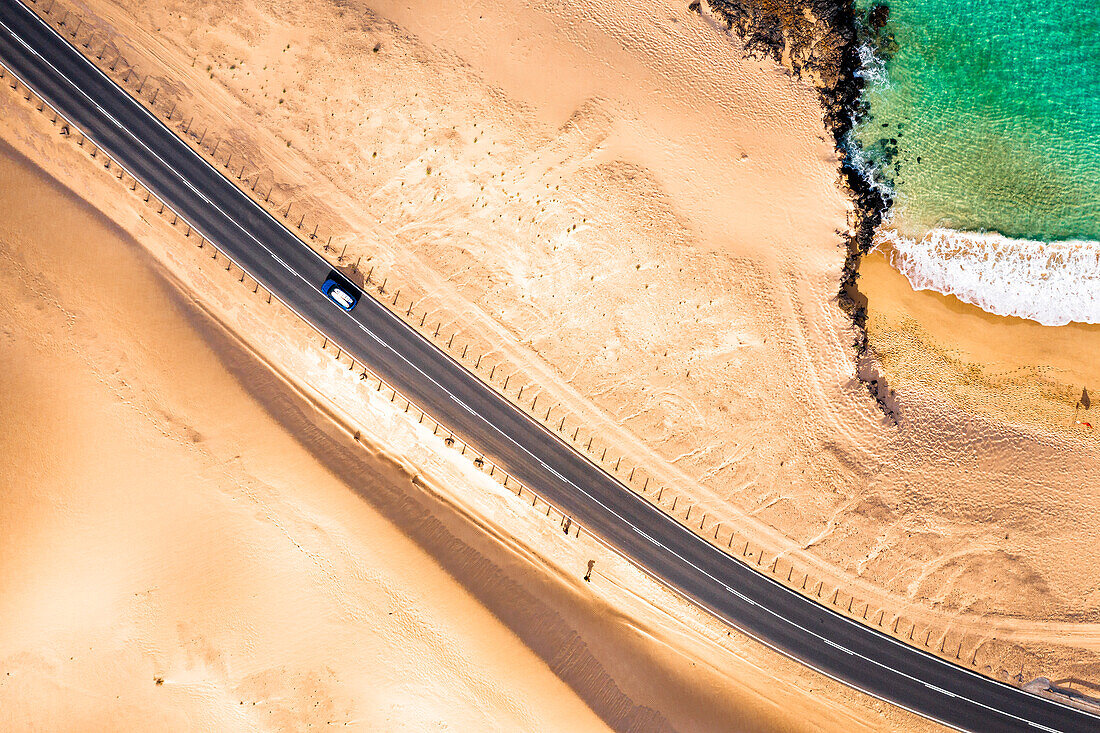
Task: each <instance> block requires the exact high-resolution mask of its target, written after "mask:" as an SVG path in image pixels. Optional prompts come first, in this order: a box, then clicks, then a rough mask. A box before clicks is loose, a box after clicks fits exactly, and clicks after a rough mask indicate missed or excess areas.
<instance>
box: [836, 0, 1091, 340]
mask: <svg viewBox="0 0 1100 733" xmlns="http://www.w3.org/2000/svg"><path fill="white" fill-rule="evenodd" d="M860 1H861V7H862V9H863V10H864V11H865V12H866V11H869V10H870V8H871V4H870V3H868V2H866V0H860ZM876 4H877V3H876ZM880 13H881V11H880ZM880 17H881V16H880ZM869 33H871V34H873V37H874V40H873V41H872V42H870V43H869V44H868V48H867V51H868V53H867V54H866V57H865V60H866V65H865V71H864V76H865V77H866V78H867V80H868V87H867V89H866V91H865V101H866V102H867V103H868V104H869V108H870V113H869V115H867V116H866V117H865V118H864V119H863V121H862V122H861V123H860V125H859V126H858V127H857V128H856V130H855V131H854V138H855V140H856V141H857V142H858V143H859V145H860V147H861V148H862V151H863V154H864V155H865V156H866V157H867V158H868V159H869V160H870V162H871V163H873V164H874V168H875V169H876V170H877V174H876V175H877V176H878V177H879V179H880V180H881V181H882V182H883V184H884V185H886V186H887V187H889V188H890V190H891V191H892V192H893V196H894V199H895V206H894V209H893V211H892V214H891V221H890V225H889V226H887V227H885V228H884V230H883V231H882V232H881V236H880V238H881V239H882V240H883V241H886V242H889V243H890V244H891V245H892V248H891V249H892V250H893V251H894V253H895V265H896V266H898V267H899V269H901V270H902V271H903V272H905V274H906V275H907V276H908V277H909V279H910V281H911V282H913V284H914V286H916V287H922V288H931V289H935V290H939V291H940V292H945V293H951V294H954V295H957V296H958V297H960V298H962V299H963V300H967V301H969V302H972V303H975V304H977V305H980V306H981V307H983V308H985V309H986V310H990V311H992V312H995V313H1001V314H1004V315H1018V316H1023V317H1027V318H1033V319H1034V320H1038V321H1040V322H1043V323H1050V324H1058V323H1065V322H1068V321H1086V322H1100V5H1098V4H1097V0H1048V1H1047V2H1038V1H1036V0H895V2H892V3H889V18H888V20H887V21H886V24H885V26H884V27H882V28H881V29H878V30H877V31H871V30H870V29H869ZM872 52H873V54H872Z"/></svg>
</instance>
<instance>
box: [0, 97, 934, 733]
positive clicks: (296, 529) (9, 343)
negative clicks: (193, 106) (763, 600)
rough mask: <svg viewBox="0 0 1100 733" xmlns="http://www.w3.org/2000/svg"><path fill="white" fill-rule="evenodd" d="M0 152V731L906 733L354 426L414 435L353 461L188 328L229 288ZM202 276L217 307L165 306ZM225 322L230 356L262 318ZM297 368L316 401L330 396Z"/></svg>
mask: <svg viewBox="0 0 1100 733" xmlns="http://www.w3.org/2000/svg"><path fill="white" fill-rule="evenodd" d="M10 101H11V100H10V99H9V100H8V102H9V103H10ZM4 110H5V119H7V120H9V121H10V120H13V119H14V120H20V121H21V122H22V123H23V125H25V126H24V127H23V128H22V129H23V130H24V131H25V132H27V133H28V135H29V137H28V139H29V140H34V141H35V142H36V144H38V145H39V146H43V145H44V144H45V143H47V142H48V143H49V144H48V145H45V147H40V148H39V152H40V154H41V153H42V152H43V151H45V150H48V151H49V153H48V155H47V156H46V158H47V159H48V160H49V161H50V163H49V164H50V165H51V166H53V167H56V168H57V169H58V170H65V169H67V170H68V171H69V173H70V176H71V178H70V180H72V181H73V182H79V183H80V184H81V185H82V188H83V190H84V192H85V195H87V196H89V197H90V198H92V199H93V200H102V201H104V202H106V201H112V200H113V201H115V202H116V203H121V206H116V207H115V209H114V210H115V212H116V214H118V213H122V212H133V213H137V214H139V215H144V213H145V212H147V208H146V207H143V206H142V205H141V203H140V199H137V198H130V197H125V196H124V195H123V197H122V198H119V196H120V191H119V189H118V188H117V183H115V182H114V181H113V179H111V178H110V176H109V175H104V174H102V172H101V171H100V172H97V171H96V169H95V167H93V166H89V165H87V163H86V161H85V160H81V154H80V153H79V152H78V150H79V149H78V148H76V146H75V145H73V144H72V143H71V142H69V141H66V140H64V139H61V138H57V137H56V136H53V137H52V138H49V137H47V136H46V135H47V134H49V130H50V126H49V124H48V122H46V121H45V119H44V118H42V117H41V116H39V115H37V113H33V112H31V111H30V110H29V108H22V107H18V106H5V107H4ZM30 135H37V136H38V137H31V136H30ZM0 154H2V160H0V210H2V211H4V212H5V216H4V218H3V221H2V222H0V264H2V267H0V281H2V282H0V284H2V286H3V287H0V323H2V324H3V328H2V331H0V338H2V341H0V368H3V369H4V373H5V374H6V375H7V376H8V378H7V379H6V380H5V381H4V382H3V384H2V386H0V425H2V426H3V428H4V429H3V430H2V431H0V452H2V454H3V455H4V456H5V458H6V459H7V460H5V461H4V465H3V470H2V472H0V481H2V484H3V486H4V490H5V501H4V504H3V506H2V507H0V538H2V539H0V549H2V550H3V556H4V562H3V563H0V616H2V617H3V618H5V619H7V622H6V623H5V624H3V625H2V627H0V670H2V672H3V674H2V675H0V728H3V729H5V730H8V729H10V730H103V729H148V728H156V729H158V730H181V731H182V730H212V729H216V730H303V729H307V728H309V727H320V726H322V725H332V724H338V725H341V726H343V727H350V728H352V729H356V730H409V729H418V730H422V729H426V728H432V727H450V728H454V729H459V730H520V729H522V730H539V729H543V730H597V729H603V728H606V727H607V726H608V725H611V726H613V727H616V728H626V729H632V728H635V729H636V728H639V727H640V728H643V729H661V728H666V727H675V728H678V729H693V730H707V729H714V730H726V729H728V728H729V726H730V725H731V724H735V725H736V726H737V727H738V729H741V730H760V731H770V730H792V731H794V730H820V729H822V728H829V729H836V730H858V729H873V728H878V727H883V726H885V727H893V726H896V725H897V724H898V722H899V721H909V722H910V723H912V722H913V721H912V720H910V719H909V718H906V717H899V715H898V712H897V711H893V710H890V709H889V708H888V707H885V706H882V705H879V704H876V703H874V702H873V701H866V700H863V699H861V698H860V697H859V696H858V695H856V694H855V693H853V692H851V691H848V690H845V689H844V688H842V687H841V686H839V685H836V684H835V683H831V682H829V681H827V680H823V679H820V678H818V677H817V676H816V675H814V674H812V673H809V672H808V670H805V669H804V668H801V667H800V666H799V665H797V664H795V663H793V662H790V661H789V660H786V659H783V658H780V657H777V656H776V655H774V654H772V653H770V652H767V650H764V649H762V648H761V647H759V646H757V645H756V644H755V643H754V642H751V641H750V640H747V639H744V638H742V637H730V636H728V635H727V632H726V631H724V630H722V629H721V628H720V627H717V626H716V625H715V624H713V623H710V622H708V621H707V620H706V619H705V618H701V617H700V616H699V614H698V612H694V611H691V610H690V609H688V608H687V607H685V606H684V604H683V603H682V602H680V601H678V600H677V599H675V598H672V597H667V596H666V597H663V598H662V597H661V593H660V591H659V589H656V588H654V587H652V584H647V582H646V581H645V580H644V578H641V577H640V576H639V575H638V574H637V572H636V571H634V570H633V569H632V568H630V567H629V566H626V565H623V564H621V563H619V561H617V560H615V559H613V558H608V557H607V556H606V554H600V553H601V550H600V549H599V548H598V547H596V548H593V547H590V546H585V547H574V548H572V549H569V548H565V549H566V552H565V553H564V555H563V553H562V549H563V548H561V547H560V545H561V542H562V535H561V533H560V531H559V530H558V529H557V528H556V527H554V526H553V525H552V523H548V522H547V521H546V519H545V517H543V516H541V513H539V512H533V511H532V510H531V507H530V506H529V505H528V504H526V503H524V502H521V501H519V500H517V499H516V498H515V497H514V496H512V495H511V494H509V493H508V492H506V491H503V490H500V489H496V490H494V489H493V488H492V487H494V486H496V485H495V484H492V483H491V482H490V483H488V485H487V486H486V485H485V483H484V479H483V478H482V479H481V481H482V482H483V483H481V484H478V483H477V482H476V481H475V482H474V483H470V477H472V476H478V474H477V472H476V471H474V470H473V469H472V466H471V465H470V464H469V462H468V461H466V460H465V459H460V458H457V457H456V456H455V454H454V452H453V451H449V450H448V449H447V448H446V447H445V446H444V445H443V443H442V441H440V440H438V439H436V440H435V441H430V442H428V443H424V442H422V441H423V438H422V437H417V435H416V434H415V433H414V432H412V431H411V430H410V428H411V427H415V424H412V425H411V426H405V427H402V422H401V419H400V416H399V415H391V416H390V417H388V418H386V419H385V420H381V419H379V420H376V421H375V422H373V423H371V424H372V425H374V428H373V429H374V430H378V431H380V432H379V433H377V435H378V436H379V437H381V436H388V439H390V440H396V439H398V437H399V434H405V435H407V436H409V437H411V438H412V439H413V442H412V443H408V444H406V445H405V447H404V448H402V449H401V450H394V449H393V447H392V446H389V447H387V446H383V445H381V444H372V446H373V447H370V448H369V449H368V450H364V446H363V445H362V444H357V443H356V442H355V441H353V440H352V439H351V438H350V436H349V435H348V433H347V432H346V431H345V430H343V429H341V428H339V427H338V426H337V425H336V424H335V423H334V422H333V421H332V417H331V414H330V413H325V412H319V411H318V410H317V407H316V405H315V404H314V403H312V402H311V400H310V399H309V398H308V393H306V392H301V391H299V390H298V389H296V388H295V387H294V386H293V385H291V384H289V383H288V382H287V381H285V379H284V378H283V377H281V376H279V375H278V374H277V373H276V372H274V371H272V369H271V368H270V367H269V366H268V364H266V363H265V362H264V361H261V360H260V359H259V358H258V354H256V353H254V352H252V351H251V350H249V349H248V348H246V347H245V346H244V344H243V343H241V342H239V341H238V340H237V339H236V336H234V335H233V334H232V333H230V332H229V331H227V330H225V329H224V327H223V326H222V325H221V324H220V323H219V322H216V321H215V320H213V319H212V317H211V314H212V313H213V312H218V313H221V314H223V315H225V314H227V313H229V311H225V310H223V309H222V303H232V302H233V301H239V300H241V299H242V297H243V296H242V295H241V294H242V293H245V292H248V291H247V289H245V288H242V287H240V284H239V283H236V280H235V276H234V275H232V274H227V273H225V272H224V271H221V270H220V268H219V267H218V266H217V265H216V264H211V265H210V266H209V268H208V267H207V265H205V264H203V261H204V259H205V258H204V256H203V255H202V254H201V253H200V251H198V250H194V251H193V252H192V251H189V250H188V249H187V247H186V240H185V239H184V238H183V237H182V235H181V234H180V233H178V232H174V231H172V229H171V227H170V226H169V225H168V224H167V223H163V224H161V225H160V227H161V229H159V230H157V231H158V233H156V234H152V232H151V231H150V229H149V228H148V222H147V223H146V225H145V227H144V229H143V231H144V232H145V236H146V237H149V236H150V235H152V238H151V239H146V242H147V244H149V245H151V248H152V249H154V250H156V251H157V252H159V253H162V254H163V253H174V254H170V256H169V257H168V258H167V259H166V260H165V261H166V262H168V263H170V265H169V266H170V267H180V268H182V269H181V270H180V272H181V273H183V274H184V275H186V276H187V277H188V278H195V277H196V276H197V277H198V278H199V279H191V280H190V282H189V284H187V285H185V284H184V283H183V282H181V281H177V280H176V279H175V275H174V274H173V271H172V270H170V269H169V270H165V269H164V267H163V265H160V264H157V262H156V261H155V260H154V259H153V258H151V257H150V256H149V255H148V254H147V252H146V250H144V249H142V248H140V247H139V246H138V245H137V244H136V243H135V242H133V241H131V240H129V239H128V238H127V237H126V235H124V234H123V233H122V232H121V231H120V230H119V229H117V228H116V227H114V226H113V225H112V224H110V223H109V222H108V221H107V220H105V219H104V218H102V216H100V215H99V214H98V213H96V212H95V211H94V210H92V209H90V208H89V207H88V206H87V205H86V204H84V203H83V202H81V201H80V200H79V199H78V198H77V197H76V196H75V195H74V194H72V193H71V192H69V191H67V190H65V189H63V188H61V187H60V186H59V185H58V184H56V183H55V182H53V181H51V180H50V179H48V178H47V177H45V176H44V175H43V174H42V172H41V171H38V170H37V169H35V168H33V167H32V166H31V165H30V164H29V163H28V162H27V161H26V160H24V159H21V158H19V157H18V156H16V155H15V154H14V153H12V152H11V151H10V150H8V149H7V148H5V149H4V150H3V151H0ZM127 216H129V214H127ZM135 220H137V219H136V218H135ZM219 272H220V276H221V277H222V278H224V279H223V280H221V281H217V280H215V281H214V282H215V284H217V283H220V286H219V290H221V291H223V292H222V293H220V294H216V293H214V292H210V293H205V294H204V295H203V296H202V298H201V299H200V301H198V302H196V301H195V300H193V298H194V296H195V294H196V293H198V292H199V291H200V290H201V288H200V287H198V286H199V285H201V284H202V283H203V282H208V281H207V280H205V279H204V278H213V277H217V275H216V273H219ZM203 273H205V274H203ZM234 284H235V285H237V288H238V289H236V290H235V289H234V287H233V286H234ZM211 295H212V296H213V297H209V296H211ZM226 295H228V297H227V298H226V297H225V296H226ZM219 300H221V301H222V303H219ZM203 302H205V304H206V305H205V306H201V303H203ZM232 307H233V308H234V309H239V308H240V306H239V305H233V306H232ZM207 308H213V310H212V311H211V310H207ZM257 309H258V310H257ZM239 313H240V316H241V317H243V318H244V319H245V320H244V321H239V322H238V328H240V330H241V332H242V333H246V334H247V333H251V334H252V335H253V336H255V335H256V334H258V333H272V332H274V331H276V330H278V329H277V323H278V320H279V318H282V317H283V316H280V315H279V314H278V313H277V312H275V311H272V310H271V307H270V306H266V304H264V303H263V302H262V301H255V302H254V303H253V304H252V305H246V306H245V308H244V310H243V311H239ZM250 313H251V314H250ZM272 319H274V320H272ZM244 322H248V323H251V324H252V325H251V330H250V329H249V328H243V327H241V326H240V324H241V323H244ZM313 348H314V349H316V351H314V352H313V353H321V352H320V351H319V347H316V346H315V347H313ZM284 353H285V355H287V356H288V357H291V358H288V359H287V360H286V363H288V364H293V363H294V358H293V353H294V352H290V351H287V352H284ZM302 353H305V354H307V355H308V354H309V353H310V350H309V349H307V350H306V351H304V352H302ZM311 358H312V357H311ZM314 363H316V361H315V359H314ZM320 365H321V366H322V367H323V371H325V372H326V373H328V374H329V375H330V376H329V377H328V379H329V380H330V384H329V391H330V392H332V393H333V394H338V393H340V392H345V393H350V394H353V395H354V394H355V393H356V390H357V389H358V380H357V379H355V376H354V375H348V374H347V372H346V370H341V369H339V368H336V369H333V368H332V367H333V366H335V362H333V361H332V360H331V359H322V360H321V364H320ZM331 380H335V381H331ZM341 384H342V385H343V386H341ZM381 404H383V405H384V406H385V408H386V409H387V410H389V409H391V408H390V406H389V404H388V403H386V402H384V401H383V402H382V403H381ZM329 409H332V407H331V406H330V407H329ZM393 421H396V422H393ZM411 422H412V421H410V423H411ZM428 435H430V433H428ZM368 439H369V437H368V436H365V437H364V438H363V440H368ZM416 441H421V442H416ZM410 460H411V461H413V463H409V461H410ZM410 469H411V470H415V471H418V472H419V475H420V478H419V479H418V480H419V481H420V482H421V483H420V484H413V483H412V482H411V474H410ZM437 480H440V481H442V483H440V484H435V481H437ZM424 482H427V483H424ZM429 486H431V487H432V488H430V490H429V489H426V488H425V487H429ZM487 489H488V492H487V493H486V491H487ZM455 497H464V498H465V501H466V502H467V503H466V504H465V505H463V504H459V503H456V500H455ZM517 538H519V539H517ZM517 543H520V544H517ZM590 544H591V543H589V545H590ZM535 546H537V547H538V548H539V550H538V552H540V553H543V554H541V555H540V554H537V553H536V552H535V551H534V550H533V547H535ZM556 546H559V547H557V548H556ZM555 548H556V549H555ZM591 557H597V558H599V566H598V568H597V572H596V573H595V576H594V578H593V582H592V583H590V584H587V583H584V582H583V581H581V580H580V575H581V574H582V573H583V570H584V568H585V566H586V562H585V560H586V558H591ZM563 562H564V564H565V566H568V567H569V568H570V569H569V571H568V575H565V574H563V564H562V563H563ZM648 599H656V600H658V602H659V604H660V605H659V606H653V605H651V601H650V600H648ZM731 721H732V722H733V723H731Z"/></svg>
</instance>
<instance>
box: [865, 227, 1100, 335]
mask: <svg viewBox="0 0 1100 733" xmlns="http://www.w3.org/2000/svg"><path fill="white" fill-rule="evenodd" d="M875 243H876V246H878V247H880V248H881V249H883V250H885V251H886V252H887V254H888V256H889V258H890V260H891V264H892V265H893V266H894V267H895V268H896V269H898V270H900V271H901V272H902V273H903V274H904V275H905V277H906V278H907V279H908V280H909V283H910V284H911V285H912V286H913V288H914V289H916V290H935V291H936V292H939V293H943V294H944V295H954V296H955V297H957V298H959V299H960V300H963V301H966V302H967V303H970V304H972V305H976V306H978V307H979V308H981V309H983V310H986V311H989V312H990V313H996V314H997V315H1002V316H1018V317H1020V318H1028V319H1031V320H1033V321H1038V322H1039V323H1041V324H1043V325H1045V326H1062V325H1065V324H1067V323H1071V322H1077V323H1100V242H1095V241H1069V240H1067V241H1056V242H1039V241H1033V240H1028V239H1011V238H1009V237H1005V236H1002V235H1000V234H996V233H984V232H959V231H955V230H953V229H942V228H937V229H932V230H931V231H929V232H928V233H927V234H925V235H924V236H923V237H920V238H913V237H908V236H906V235H904V234H902V233H901V232H899V231H897V230H896V229H892V228H890V227H888V226H883V227H881V228H880V229H879V231H878V232H877V233H876V235H875Z"/></svg>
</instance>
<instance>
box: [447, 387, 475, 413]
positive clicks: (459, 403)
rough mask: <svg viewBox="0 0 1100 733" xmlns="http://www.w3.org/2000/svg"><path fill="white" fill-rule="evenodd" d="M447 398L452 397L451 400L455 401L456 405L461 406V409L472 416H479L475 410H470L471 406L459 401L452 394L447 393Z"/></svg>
mask: <svg viewBox="0 0 1100 733" xmlns="http://www.w3.org/2000/svg"><path fill="white" fill-rule="evenodd" d="M447 396H448V397H450V398H451V399H452V400H454V401H455V402H456V403H457V404H458V406H459V407H461V408H462V409H463V410H465V411H466V412H468V413H470V414H471V415H477V413H476V412H474V411H473V410H472V409H471V408H470V406H469V405H467V404H466V403H465V402H463V401H462V400H460V399H458V398H457V397H455V396H454V395H453V394H451V393H450V392H448V393H447Z"/></svg>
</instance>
